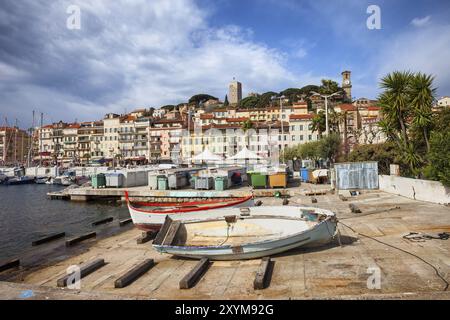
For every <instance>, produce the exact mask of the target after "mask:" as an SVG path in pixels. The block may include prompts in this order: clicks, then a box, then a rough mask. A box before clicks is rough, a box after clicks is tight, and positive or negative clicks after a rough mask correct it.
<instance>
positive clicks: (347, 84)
mask: <svg viewBox="0 0 450 320" xmlns="http://www.w3.org/2000/svg"><path fill="white" fill-rule="evenodd" d="M351 74H352V72H351V71H344V72H342V89H344V91H345V98H346V99H347V100H349V101H352V80H351Z"/></svg>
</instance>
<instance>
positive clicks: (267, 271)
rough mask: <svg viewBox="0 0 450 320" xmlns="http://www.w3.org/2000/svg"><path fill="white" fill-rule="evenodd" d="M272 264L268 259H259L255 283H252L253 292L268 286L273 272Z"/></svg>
mask: <svg viewBox="0 0 450 320" xmlns="http://www.w3.org/2000/svg"><path fill="white" fill-rule="evenodd" d="M272 264H273V262H272V261H271V260H270V258H269V257H264V258H262V259H261V264H260V266H259V269H258V271H257V272H256V276H255V281H254V282H253V288H254V289H255V290H261V289H265V288H267V287H268V286H269V282H270V277H271V274H272V270H273V267H272Z"/></svg>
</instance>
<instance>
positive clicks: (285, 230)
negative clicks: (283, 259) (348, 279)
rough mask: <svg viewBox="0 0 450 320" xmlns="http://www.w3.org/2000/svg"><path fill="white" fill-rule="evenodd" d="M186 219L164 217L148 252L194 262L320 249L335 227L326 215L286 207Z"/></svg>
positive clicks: (320, 212)
mask: <svg viewBox="0 0 450 320" xmlns="http://www.w3.org/2000/svg"><path fill="white" fill-rule="evenodd" d="M191 218H192V219H191V220H186V219H172V218H171V217H168V218H166V221H165V223H164V225H163V227H162V229H161V231H160V232H159V233H158V236H157V237H156V239H155V241H154V242H153V247H154V248H155V249H156V250H157V251H159V252H161V253H169V254H173V255H176V256H181V257H187V258H194V259H201V258H205V257H206V258H209V259H211V260H240V259H255V258H261V257H265V256H270V255H274V254H278V253H281V252H285V251H288V250H291V249H294V248H298V247H303V246H317V245H322V244H325V243H327V242H329V241H330V240H331V239H332V238H333V237H334V235H335V233H336V227H337V219H336V216H335V214H334V213H333V212H331V211H328V210H323V209H315V208H302V207H288V206H283V207H253V208H245V209H244V208H242V210H239V209H229V210H223V211H222V212H221V213H216V214H215V215H212V216H210V217H206V216H205V215H193V216H192V217H191Z"/></svg>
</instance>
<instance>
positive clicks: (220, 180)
mask: <svg viewBox="0 0 450 320" xmlns="http://www.w3.org/2000/svg"><path fill="white" fill-rule="evenodd" d="M214 189H215V190H216V191H224V190H226V189H228V178H227V177H216V178H215V180H214Z"/></svg>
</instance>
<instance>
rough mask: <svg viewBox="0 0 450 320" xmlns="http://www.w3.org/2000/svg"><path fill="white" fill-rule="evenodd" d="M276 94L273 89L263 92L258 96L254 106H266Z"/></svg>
mask: <svg viewBox="0 0 450 320" xmlns="http://www.w3.org/2000/svg"><path fill="white" fill-rule="evenodd" d="M277 95H278V94H277V93H276V92H273V91H269V92H266V93H263V94H262V95H261V96H260V97H259V101H258V103H257V104H256V108H265V107H267V106H269V105H270V104H271V102H272V97H273V96H277Z"/></svg>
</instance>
